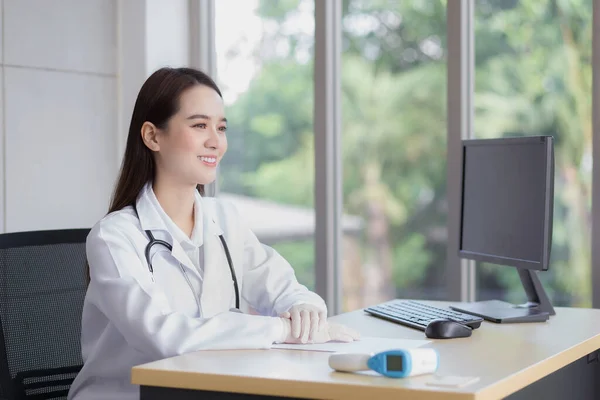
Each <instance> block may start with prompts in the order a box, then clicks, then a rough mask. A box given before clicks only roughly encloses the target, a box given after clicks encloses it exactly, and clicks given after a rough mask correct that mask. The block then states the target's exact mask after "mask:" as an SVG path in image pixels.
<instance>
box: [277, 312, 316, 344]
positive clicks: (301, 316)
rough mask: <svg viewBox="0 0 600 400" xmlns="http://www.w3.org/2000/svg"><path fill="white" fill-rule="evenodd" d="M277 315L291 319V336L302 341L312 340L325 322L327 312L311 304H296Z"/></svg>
mask: <svg viewBox="0 0 600 400" xmlns="http://www.w3.org/2000/svg"><path fill="white" fill-rule="evenodd" d="M279 316H280V317H281V318H289V319H291V320H292V321H291V322H292V332H291V334H292V337H293V338H294V339H300V341H301V342H302V343H307V342H310V341H312V340H313V337H314V334H315V333H316V332H317V331H319V330H320V329H321V328H322V327H323V325H324V324H325V323H326V322H327V312H326V311H324V310H323V309H321V308H319V307H317V306H314V305H312V304H297V305H295V306H293V307H292V308H290V309H289V310H288V311H286V312H284V313H282V314H280V315H279Z"/></svg>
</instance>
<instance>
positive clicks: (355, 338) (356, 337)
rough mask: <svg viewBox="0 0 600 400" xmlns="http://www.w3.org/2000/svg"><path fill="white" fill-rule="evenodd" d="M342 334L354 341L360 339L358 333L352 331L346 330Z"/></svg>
mask: <svg viewBox="0 0 600 400" xmlns="http://www.w3.org/2000/svg"><path fill="white" fill-rule="evenodd" d="M344 334H345V335H348V336H350V337H351V338H352V339H354V340H358V339H360V333H359V332H358V331H356V330H354V329H351V328H346V329H345V330H344Z"/></svg>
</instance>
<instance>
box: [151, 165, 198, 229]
mask: <svg viewBox="0 0 600 400" xmlns="http://www.w3.org/2000/svg"><path fill="white" fill-rule="evenodd" d="M152 189H153V190H154V194H155V195H156V198H157V199H158V202H159V203H160V206H161V207H162V208H163V210H165V213H166V214H167V215H168V216H169V218H171V219H172V220H173V222H174V223H175V225H177V226H178V227H179V228H180V229H181V230H182V231H183V232H184V233H185V234H186V235H188V236H190V237H191V235H192V231H193V229H194V200H195V192H196V187H195V186H189V185H181V184H178V183H176V182H173V181H169V180H167V179H160V177H158V176H157V177H156V179H155V180H154V183H153V185H152Z"/></svg>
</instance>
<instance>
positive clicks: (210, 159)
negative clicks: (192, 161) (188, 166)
mask: <svg viewBox="0 0 600 400" xmlns="http://www.w3.org/2000/svg"><path fill="white" fill-rule="evenodd" d="M198 158H199V159H200V161H202V162H203V163H204V164H206V165H208V166H210V167H214V166H216V165H217V158H216V157H198Z"/></svg>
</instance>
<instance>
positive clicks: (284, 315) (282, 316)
mask: <svg viewBox="0 0 600 400" xmlns="http://www.w3.org/2000/svg"><path fill="white" fill-rule="evenodd" d="M279 317H281V318H287V319H290V318H291V317H292V314H290V313H289V312H287V311H286V312H284V313H281V314H279Z"/></svg>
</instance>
